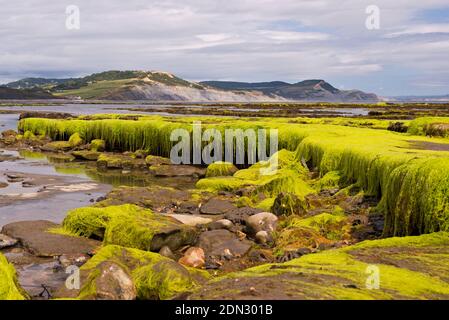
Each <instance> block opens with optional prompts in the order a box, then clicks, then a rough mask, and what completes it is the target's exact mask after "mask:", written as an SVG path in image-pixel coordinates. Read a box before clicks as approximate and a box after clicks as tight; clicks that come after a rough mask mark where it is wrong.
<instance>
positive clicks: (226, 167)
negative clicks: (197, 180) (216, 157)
mask: <svg viewBox="0 0 449 320" xmlns="http://www.w3.org/2000/svg"><path fill="white" fill-rule="evenodd" d="M237 171H238V169H237V167H236V166H235V165H233V164H232V163H229V162H214V163H211V164H210V165H209V166H208V167H207V170H206V178H211V177H223V176H232V175H234V173H236V172H237Z"/></svg>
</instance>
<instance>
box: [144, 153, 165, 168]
mask: <svg viewBox="0 0 449 320" xmlns="http://www.w3.org/2000/svg"><path fill="white" fill-rule="evenodd" d="M145 163H146V164H147V165H149V166H159V165H169V164H171V160H170V159H169V158H163V157H158V156H152V155H149V156H147V157H146V158H145Z"/></svg>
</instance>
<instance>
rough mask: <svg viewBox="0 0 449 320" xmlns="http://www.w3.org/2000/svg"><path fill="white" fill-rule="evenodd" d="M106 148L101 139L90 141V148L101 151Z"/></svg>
mask: <svg viewBox="0 0 449 320" xmlns="http://www.w3.org/2000/svg"><path fill="white" fill-rule="evenodd" d="M105 149H106V142H105V141H104V140H102V139H94V140H92V141H91V142H90V150H91V151H96V152H103V151H104V150H105Z"/></svg>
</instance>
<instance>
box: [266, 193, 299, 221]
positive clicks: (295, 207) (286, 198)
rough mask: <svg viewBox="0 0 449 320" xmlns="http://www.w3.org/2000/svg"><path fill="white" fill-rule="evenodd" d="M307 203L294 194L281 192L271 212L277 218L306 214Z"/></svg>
mask: <svg viewBox="0 0 449 320" xmlns="http://www.w3.org/2000/svg"><path fill="white" fill-rule="evenodd" d="M306 209H307V203H306V201H305V200H304V199H301V198H300V197H298V196H297V195H295V194H293V193H284V192H281V193H280V194H279V195H278V196H277V197H276V199H275V200H274V203H273V206H272V208H271V212H273V213H274V214H275V215H277V216H283V215H284V216H290V215H299V216H303V215H304V214H305V213H306Z"/></svg>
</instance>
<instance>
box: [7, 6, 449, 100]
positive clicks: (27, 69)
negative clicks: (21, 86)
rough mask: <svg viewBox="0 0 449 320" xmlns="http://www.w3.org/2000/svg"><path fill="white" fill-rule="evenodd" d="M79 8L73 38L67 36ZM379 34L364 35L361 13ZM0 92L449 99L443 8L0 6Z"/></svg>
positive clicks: (448, 18)
mask: <svg viewBox="0 0 449 320" xmlns="http://www.w3.org/2000/svg"><path fill="white" fill-rule="evenodd" d="M70 5H76V6H78V8H79V10H80V28H79V30H77V29H71V30H70V29H67V27H66V20H67V14H66V8H67V6H70ZM369 5H376V6H377V7H378V8H379V9H380V28H379V29H374V30H370V29H368V28H367V27H366V20H367V18H368V16H369V15H368V14H367V13H366V8H367V6H369ZM0 8H1V10H0V37H1V38H0V39H1V41H0V83H5V82H8V81H12V80H16V79H18V78H23V77H28V76H44V77H68V76H80V75H86V74H89V73H92V72H99V71H104V70H111V69H114V70H118V69H120V70H126V69H133V70H137V69H139V70H140V69H143V70H163V71H169V72H172V73H175V74H176V75H178V76H180V77H183V78H186V79H189V80H237V81H271V80H283V81H288V82H297V81H300V80H304V79H325V80H327V81H329V82H330V83H332V84H333V85H334V86H336V87H338V88H341V89H352V88H358V89H362V90H366V91H370V92H375V93H377V94H379V95H381V96H389V95H428V94H449V58H448V57H449V1H448V0H426V1H423V0H394V1H392V0H370V1H365V0H340V1H337V0H226V1H219V0H216V1H214V0H164V1H152V0H145V1H144V0H126V1H123V0H96V1H88V0H78V1H76V0H70V1H65V0H21V1H10V0H0Z"/></svg>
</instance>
